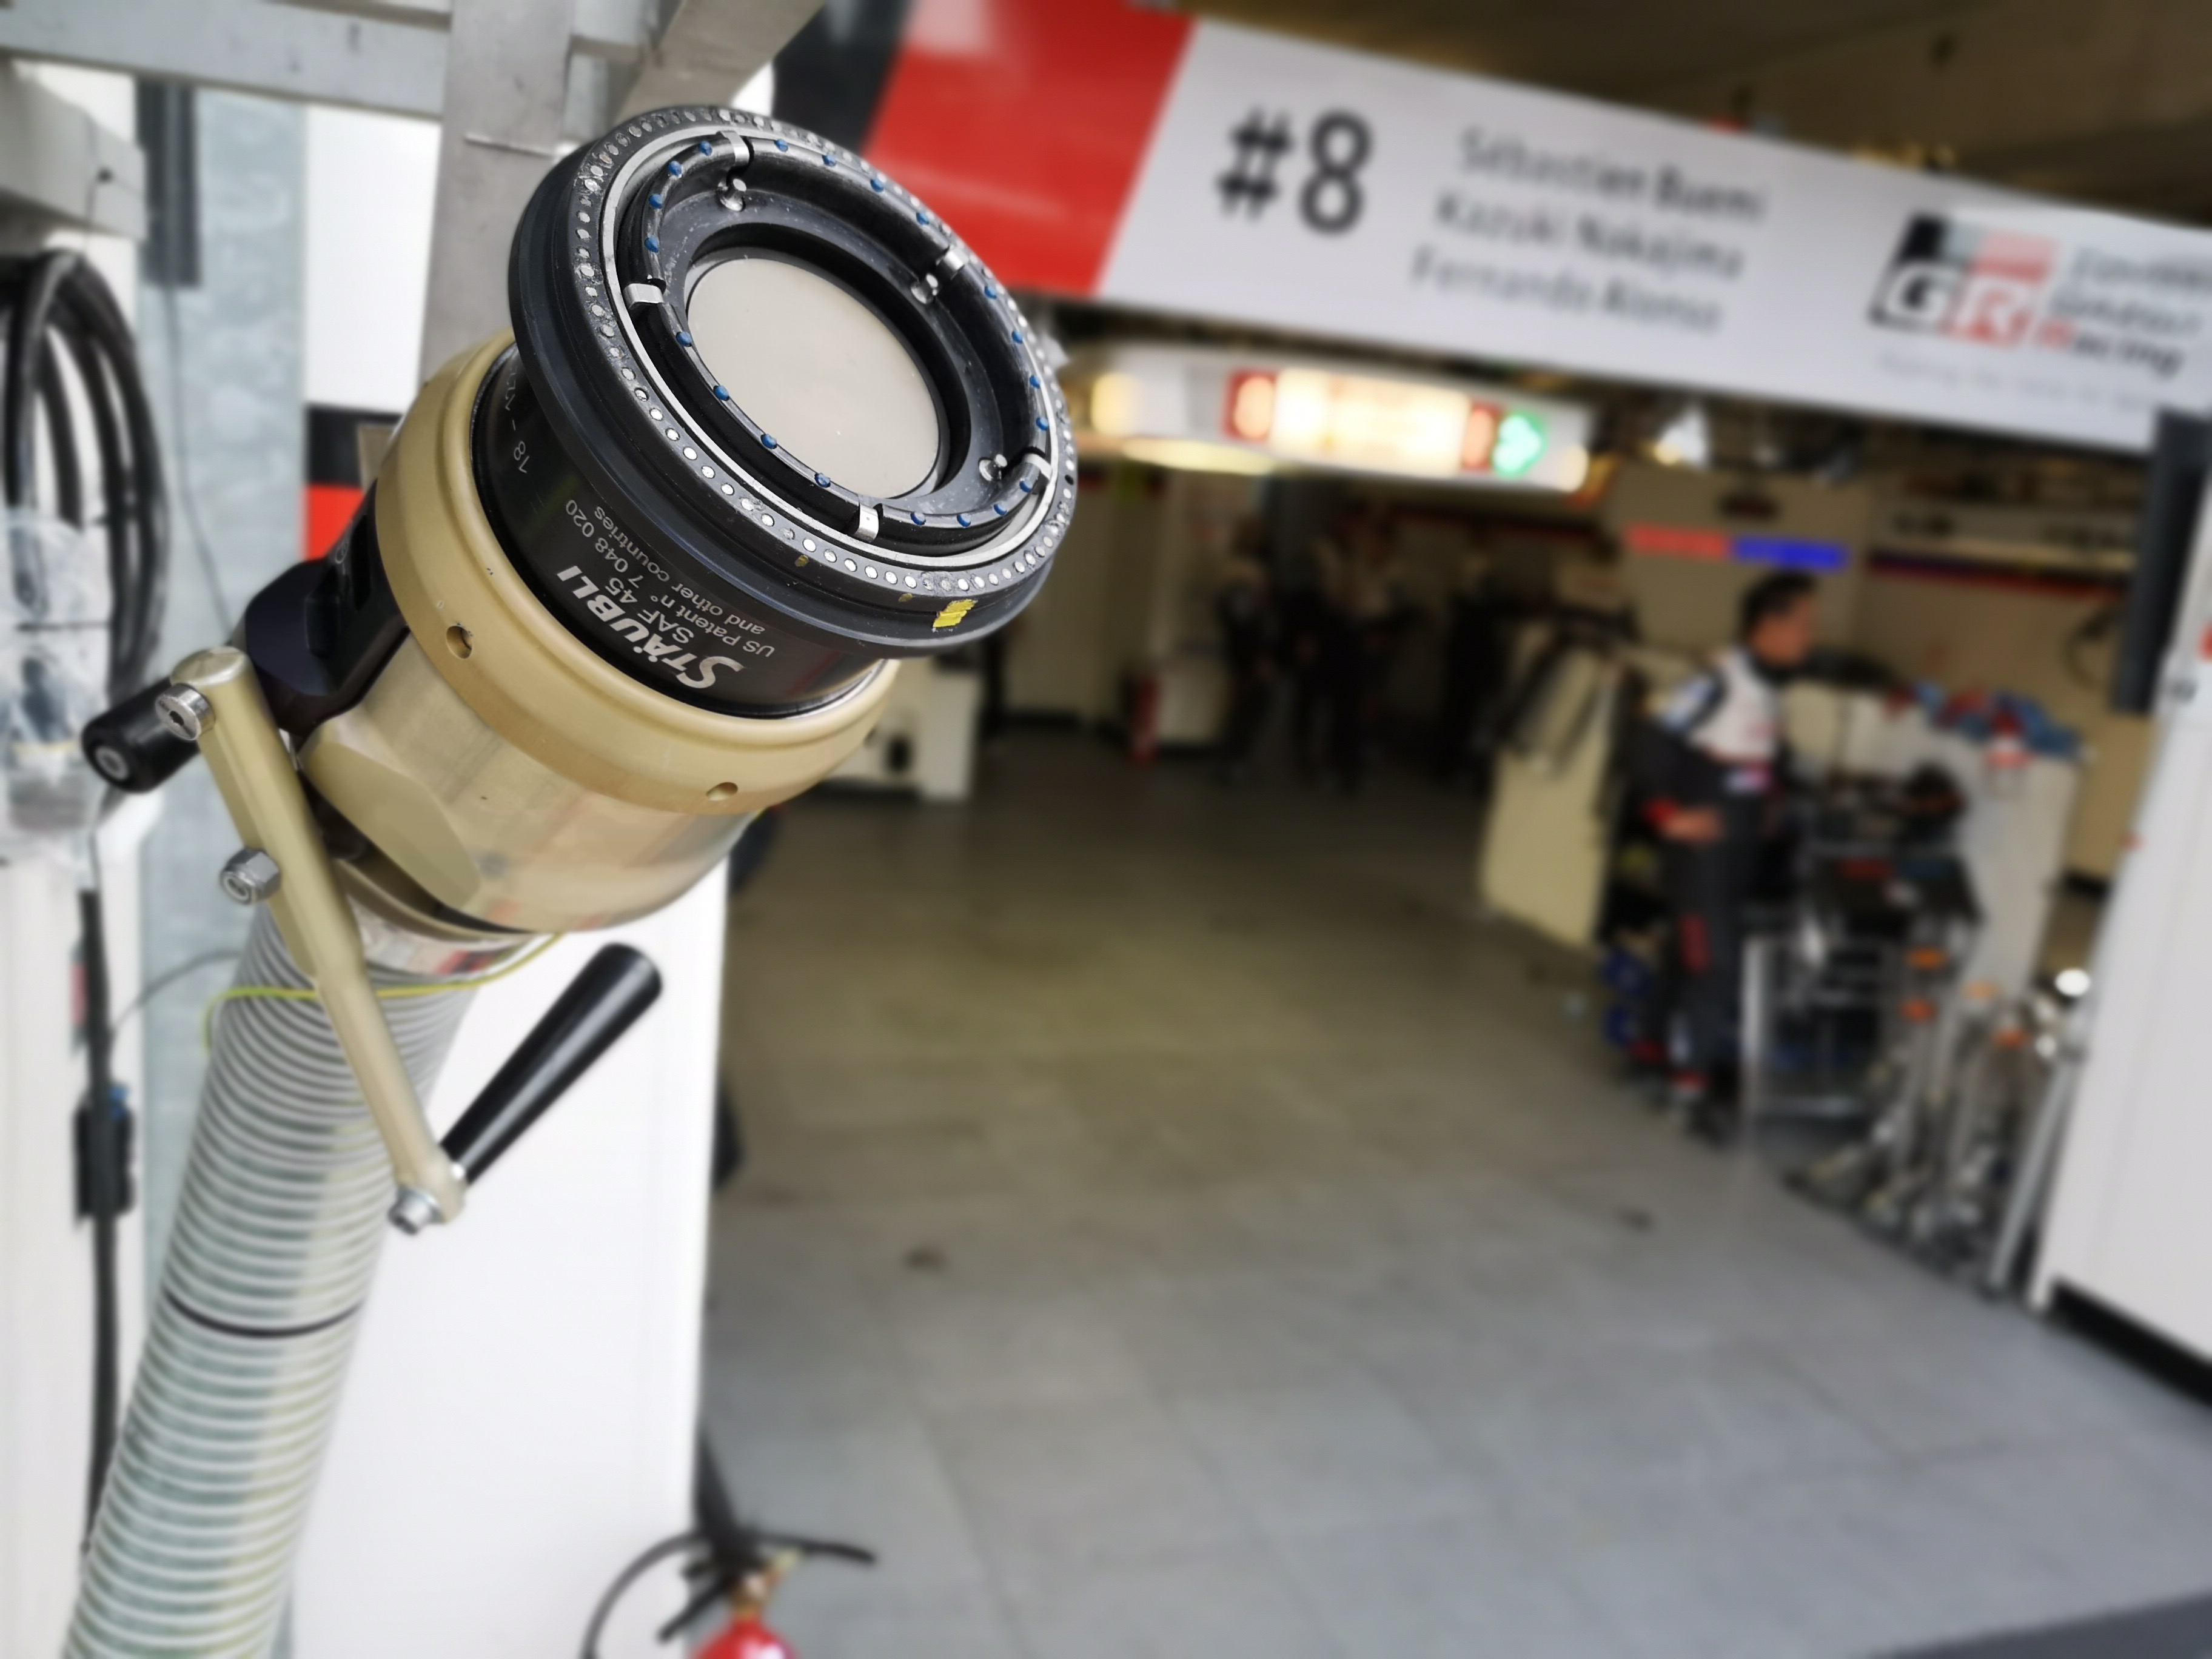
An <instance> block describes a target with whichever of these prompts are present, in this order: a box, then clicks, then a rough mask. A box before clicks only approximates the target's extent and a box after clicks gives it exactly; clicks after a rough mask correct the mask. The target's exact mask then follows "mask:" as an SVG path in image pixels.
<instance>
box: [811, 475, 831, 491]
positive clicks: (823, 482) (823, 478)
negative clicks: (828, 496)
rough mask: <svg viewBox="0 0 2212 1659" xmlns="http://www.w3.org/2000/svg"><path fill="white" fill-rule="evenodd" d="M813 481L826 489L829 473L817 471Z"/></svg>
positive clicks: (827, 487)
mask: <svg viewBox="0 0 2212 1659" xmlns="http://www.w3.org/2000/svg"><path fill="white" fill-rule="evenodd" d="M814 482H815V483H817V484H818V485H820V486H821V487H822V488H823V489H829V474H828V473H826V472H817V473H816V474H815V475H814Z"/></svg>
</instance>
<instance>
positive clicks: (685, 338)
mask: <svg viewBox="0 0 2212 1659" xmlns="http://www.w3.org/2000/svg"><path fill="white" fill-rule="evenodd" d="M676 343H677V344H678V345H680V346H688V345H690V343H691V337H690V335H689V334H686V333H684V331H682V330H680V329H679V330H678V331H677V335H676Z"/></svg>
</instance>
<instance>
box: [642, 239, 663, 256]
mask: <svg viewBox="0 0 2212 1659" xmlns="http://www.w3.org/2000/svg"><path fill="white" fill-rule="evenodd" d="M645 251H646V252H647V253H658V252H660V238H659V237H658V236H648V237H647V238H646V239H645Z"/></svg>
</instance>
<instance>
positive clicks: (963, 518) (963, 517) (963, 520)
mask: <svg viewBox="0 0 2212 1659" xmlns="http://www.w3.org/2000/svg"><path fill="white" fill-rule="evenodd" d="M952 516H953V517H954V518H955V519H957V520H959V521H960V527H961V528H962V529H963V530H965V529H966V528H967V527H968V524H969V519H968V515H967V514H966V513H954V514H953V515H952Z"/></svg>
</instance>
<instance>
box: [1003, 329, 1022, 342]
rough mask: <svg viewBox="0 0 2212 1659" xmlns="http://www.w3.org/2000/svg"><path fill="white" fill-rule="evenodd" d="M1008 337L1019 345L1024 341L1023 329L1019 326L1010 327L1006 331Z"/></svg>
mask: <svg viewBox="0 0 2212 1659" xmlns="http://www.w3.org/2000/svg"><path fill="white" fill-rule="evenodd" d="M1006 337H1007V338H1008V339H1010V340H1012V342H1013V343H1015V344H1016V345H1019V344H1020V343H1022V331H1021V330H1019V329H1018V328H1014V329H1009V330H1007V331H1006Z"/></svg>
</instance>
